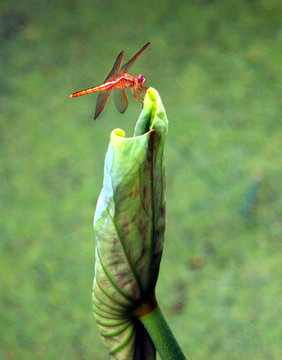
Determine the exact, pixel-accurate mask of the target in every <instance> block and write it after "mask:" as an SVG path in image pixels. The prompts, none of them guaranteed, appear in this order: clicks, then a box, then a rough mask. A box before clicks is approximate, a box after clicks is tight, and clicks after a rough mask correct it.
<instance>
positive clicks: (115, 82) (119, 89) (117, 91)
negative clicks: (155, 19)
mask: <svg viewBox="0 0 282 360" xmlns="http://www.w3.org/2000/svg"><path fill="white" fill-rule="evenodd" d="M149 45H150V43H149V42H148V43H147V44H146V45H145V46H143V47H142V49H141V50H140V51H138V53H137V54H136V55H134V56H133V58H132V59H130V60H129V61H128V62H127V63H126V64H125V65H123V66H122V67H121V63H122V60H123V55H124V51H122V52H121V53H120V54H119V55H118V57H117V59H116V61H115V63H114V66H113V68H112V70H111V71H110V73H109V75H108V76H107V77H106V79H105V81H104V82H103V84H101V85H97V86H94V87H91V88H89V89H85V90H81V91H77V92H75V93H74V94H72V95H70V97H71V98H73V97H77V96H82V95H86V94H91V93H93V92H97V91H100V93H99V95H98V98H97V103H96V110H95V115H94V120H95V119H97V117H98V116H99V115H100V114H101V112H102V111H103V109H104V107H105V106H106V104H107V101H108V99H109V96H110V94H111V92H112V90H113V89H114V99H115V104H116V107H117V109H118V111H119V112H120V113H122V114H123V113H124V112H125V110H126V109H127V106H128V98H127V95H126V91H125V89H126V88H131V92H132V96H133V98H134V99H136V100H137V101H139V102H140V103H141V104H142V98H141V95H142V94H144V93H145V92H146V90H147V88H146V87H145V86H143V85H144V83H145V81H146V79H145V78H144V76H143V75H141V74H139V75H138V76H137V77H136V79H135V78H134V76H132V75H129V74H127V71H128V70H129V69H130V68H131V66H132V65H133V64H134V62H135V61H136V60H137V59H138V58H139V56H140V55H141V54H142V53H143V52H144V51H145V50H146V49H147V47H148V46H149ZM134 91H135V92H136V94H135V92H134Z"/></svg>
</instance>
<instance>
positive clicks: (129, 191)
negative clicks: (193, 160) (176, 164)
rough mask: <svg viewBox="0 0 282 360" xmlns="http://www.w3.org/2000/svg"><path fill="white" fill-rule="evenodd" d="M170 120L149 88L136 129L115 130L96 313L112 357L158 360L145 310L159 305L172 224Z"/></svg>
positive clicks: (100, 228)
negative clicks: (168, 209)
mask: <svg viewBox="0 0 282 360" xmlns="http://www.w3.org/2000/svg"><path fill="white" fill-rule="evenodd" d="M167 129H168V121H167V117H166V113H165V110H164V107H163V105H162V102H161V99H160V97H159V94H158V93H157V91H156V90H154V89H152V88H149V89H148V91H147V93H146V96H145V99H144V108H143V110H142V112H141V115H140V117H139V119H138V121H137V124H136V127H135V134H134V137H132V138H126V137H125V133H124V132H123V131H122V130H120V129H116V130H114V131H113V132H112V133H111V140H110V144H109V148H108V151H107V155H106V160H105V169H104V183H103V189H102V191H101V194H100V196H99V199H98V203H97V208H96V212H95V216H94V230H95V237H96V242H97V246H96V263H95V278H94V286H93V308H94V315H95V318H96V321H97V324H98V327H99V330H100V332H101V334H102V336H103V340H104V342H105V344H106V346H107V347H108V349H109V352H110V355H111V359H116V360H125V359H127V360H128V359H134V360H136V359H137V360H138V359H140V360H141V359H142V360H151V359H152V360H153V359H155V348H154V345H153V344H152V342H151V340H150V338H149V336H148V334H147V332H146V330H145V328H144V327H143V325H142V324H141V322H139V320H138V316H140V315H142V314H144V313H146V312H150V311H151V310H153V309H154V308H155V306H156V300H155V285H156V282H157V278H158V273H159V265H160V260H161V256H162V250H163V240H164V230H165V193H164V192H165V172H164V142H165V138H166V135H167Z"/></svg>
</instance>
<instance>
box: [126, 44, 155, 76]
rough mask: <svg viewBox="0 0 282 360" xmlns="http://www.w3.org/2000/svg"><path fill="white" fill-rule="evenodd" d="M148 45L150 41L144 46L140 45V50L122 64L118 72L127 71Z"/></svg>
mask: <svg viewBox="0 0 282 360" xmlns="http://www.w3.org/2000/svg"><path fill="white" fill-rule="evenodd" d="M149 45H150V43H149V42H148V43H147V44H146V45H145V46H143V47H142V49H141V50H140V51H138V53H137V54H136V55H134V56H133V58H132V59H130V60H129V61H128V62H127V63H126V64H125V65H123V67H122V68H121V69H120V73H123V72H127V71H128V70H129V69H130V68H131V66H132V65H133V64H134V62H135V61H136V60H137V59H138V58H139V56H140V55H141V54H142V53H143V52H144V51H145V50H146V49H147V47H148V46H149Z"/></svg>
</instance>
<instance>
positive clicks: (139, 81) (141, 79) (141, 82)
mask: <svg viewBox="0 0 282 360" xmlns="http://www.w3.org/2000/svg"><path fill="white" fill-rule="evenodd" d="M145 81H146V79H145V78H144V76H143V75H141V74H139V75H138V76H137V84H138V85H141V86H143V85H144V84H145Z"/></svg>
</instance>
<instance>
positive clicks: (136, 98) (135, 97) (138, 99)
mask: <svg viewBox="0 0 282 360" xmlns="http://www.w3.org/2000/svg"><path fill="white" fill-rule="evenodd" d="M131 92H132V96H133V98H134V99H135V100H137V101H138V102H140V104H142V105H143V99H142V98H140V97H139V96H138V95H135V93H134V87H132V88H131ZM136 93H137V90H136Z"/></svg>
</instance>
